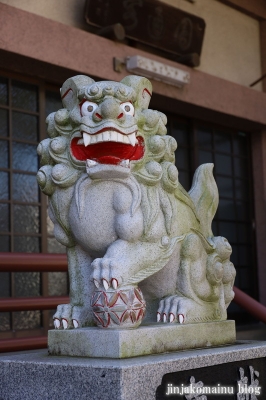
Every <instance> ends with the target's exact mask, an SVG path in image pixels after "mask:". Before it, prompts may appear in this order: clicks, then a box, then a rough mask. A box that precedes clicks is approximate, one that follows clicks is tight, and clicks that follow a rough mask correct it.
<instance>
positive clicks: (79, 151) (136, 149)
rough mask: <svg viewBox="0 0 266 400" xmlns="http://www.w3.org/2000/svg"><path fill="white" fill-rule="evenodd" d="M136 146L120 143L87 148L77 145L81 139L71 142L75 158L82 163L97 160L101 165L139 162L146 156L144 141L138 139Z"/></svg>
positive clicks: (98, 144)
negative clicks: (123, 161) (130, 161)
mask: <svg viewBox="0 0 266 400" xmlns="http://www.w3.org/2000/svg"><path fill="white" fill-rule="evenodd" d="M137 139H138V143H137V144H136V145H135V146H131V145H130V144H124V143H119V142H102V143H97V144H92V145H89V146H87V147H85V146H84V145H79V144H77V142H78V140H79V138H74V139H73V140H72V142H71V151H72V154H73V156H74V157H75V158H76V159H77V160H80V161H86V160H87V159H90V160H95V161H97V162H99V163H101V164H114V165H116V164H119V163H120V162H121V161H122V160H139V159H140V158H142V157H143V155H144V140H143V139H142V138H141V137H138V138H137Z"/></svg>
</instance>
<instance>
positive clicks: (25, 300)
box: [0, 296, 69, 312]
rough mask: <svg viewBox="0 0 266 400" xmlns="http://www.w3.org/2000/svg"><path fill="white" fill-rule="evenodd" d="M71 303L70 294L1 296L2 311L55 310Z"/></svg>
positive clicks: (0, 307) (0, 306)
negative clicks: (61, 305)
mask: <svg viewBox="0 0 266 400" xmlns="http://www.w3.org/2000/svg"><path fill="white" fill-rule="evenodd" d="M67 303H69V297H68V296H50V297H42V296H39V297H16V298H10V297H8V298H0V312H12V311H31V310H53V309H54V308H56V307H57V306H58V304H67Z"/></svg>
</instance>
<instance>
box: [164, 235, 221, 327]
mask: <svg viewBox="0 0 266 400" xmlns="http://www.w3.org/2000/svg"><path fill="white" fill-rule="evenodd" d="M210 270H211V272H212V274H210ZM215 274H216V275H215ZM209 275H211V276H212V282H210V281H209V280H208V276H209ZM215 276H216V277H217V279H216V281H215V280H214V277H215ZM222 277H223V274H222V264H221V262H220V259H219V257H218V255H217V254H216V253H215V252H214V251H213V252H212V253H211V254H208V253H207V251H206V249H205V247H204V245H203V243H202V238H201V237H200V236H199V235H197V234H196V233H191V234H189V235H188V236H187V237H186V239H185V240H184V242H183V243H182V249H181V256H180V266H179V269H178V273H177V287H176V293H175V294H173V295H171V296H167V297H165V298H164V299H162V300H161V301H160V305H159V308H158V321H161V322H179V323H193V322H206V321H214V320H220V319H221V317H222V310H221V302H220V299H221V295H222V293H221V290H222V289H223V285H222Z"/></svg>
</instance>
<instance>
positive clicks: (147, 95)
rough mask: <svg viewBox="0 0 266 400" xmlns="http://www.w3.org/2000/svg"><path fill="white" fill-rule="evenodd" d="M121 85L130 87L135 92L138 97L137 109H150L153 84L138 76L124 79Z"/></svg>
mask: <svg viewBox="0 0 266 400" xmlns="http://www.w3.org/2000/svg"><path fill="white" fill-rule="evenodd" d="M121 83H123V84H124V85H126V86H130V87H132V89H134V90H135V92H136V95H137V98H136V101H135V107H136V108H138V109H140V110H144V109H147V108H148V107H149V103H150V100H151V95H152V84H151V82H150V81H149V80H148V79H147V78H144V77H142V76H136V75H128V76H126V77H125V78H124V79H122V81H121Z"/></svg>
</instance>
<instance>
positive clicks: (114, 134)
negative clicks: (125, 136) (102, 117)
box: [110, 131, 118, 142]
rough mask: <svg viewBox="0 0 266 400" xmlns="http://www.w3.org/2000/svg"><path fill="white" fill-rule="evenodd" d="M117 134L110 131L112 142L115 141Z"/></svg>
mask: <svg viewBox="0 0 266 400" xmlns="http://www.w3.org/2000/svg"><path fill="white" fill-rule="evenodd" d="M117 135H118V132H115V131H110V140H111V141H112V142H117Z"/></svg>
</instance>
